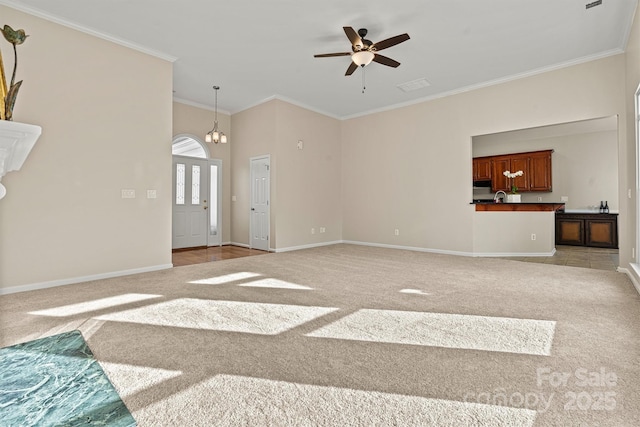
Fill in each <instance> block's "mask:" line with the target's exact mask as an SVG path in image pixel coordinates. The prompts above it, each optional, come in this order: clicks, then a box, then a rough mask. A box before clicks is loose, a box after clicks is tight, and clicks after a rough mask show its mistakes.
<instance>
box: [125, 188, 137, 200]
mask: <svg viewBox="0 0 640 427" xmlns="http://www.w3.org/2000/svg"><path fill="white" fill-rule="evenodd" d="M122 198H123V199H135V198H136V190H122Z"/></svg>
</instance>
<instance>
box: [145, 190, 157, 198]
mask: <svg viewBox="0 0 640 427" xmlns="http://www.w3.org/2000/svg"><path fill="white" fill-rule="evenodd" d="M157 197H158V193H157V192H156V190H147V199H155V198H157Z"/></svg>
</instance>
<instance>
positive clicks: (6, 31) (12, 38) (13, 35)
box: [0, 25, 29, 120]
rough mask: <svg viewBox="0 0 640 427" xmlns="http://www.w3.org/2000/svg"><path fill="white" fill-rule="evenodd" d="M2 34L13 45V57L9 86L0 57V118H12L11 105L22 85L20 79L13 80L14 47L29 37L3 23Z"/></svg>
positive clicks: (15, 62) (12, 105)
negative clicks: (0, 97) (0, 99)
mask: <svg viewBox="0 0 640 427" xmlns="http://www.w3.org/2000/svg"><path fill="white" fill-rule="evenodd" d="M0 31H2V35H3V36H4V38H5V39H6V40H7V41H8V42H9V43H11V44H12V45H13V57H14V61H13V73H12V74H11V84H10V85H9V87H8V88H7V86H6V80H5V77H4V66H3V65H2V63H1V59H0V66H2V71H1V74H2V85H3V86H4V87H3V88H2V95H3V103H2V104H4V105H2V106H3V107H4V108H3V110H4V111H2V114H1V115H0V118H1V119H3V120H12V119H13V107H14V105H15V103H16V98H17V97H18V90H19V89H20V86H21V85H22V80H20V81H19V82H17V83H16V82H15V81H16V70H17V69H18V50H17V49H16V46H17V45H19V44H22V43H24V41H25V40H26V39H27V37H29V36H28V35H27V34H25V32H24V30H14V29H13V28H11V27H10V26H8V25H5V26H4V28H3V29H2V30H0Z"/></svg>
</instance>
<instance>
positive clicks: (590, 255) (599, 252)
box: [504, 245, 619, 271]
mask: <svg viewBox="0 0 640 427" xmlns="http://www.w3.org/2000/svg"><path fill="white" fill-rule="evenodd" d="M504 259H510V260H514V261H524V262H537V263H542V264H555V265H567V266H571V267H584V268H593V269H597V270H612V271H616V269H617V268H618V265H619V258H618V249H605V248H589V247H585V246H563V245H558V246H556V253H555V254H554V255H553V256H549V257H504Z"/></svg>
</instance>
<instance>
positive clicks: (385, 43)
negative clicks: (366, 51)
mask: <svg viewBox="0 0 640 427" xmlns="http://www.w3.org/2000/svg"><path fill="white" fill-rule="evenodd" d="M407 40H409V34H407V33H404V34H400V35H399V36H395V37H391V38H389V39H385V40H382V41H380V42H378V43H374V44H373V46H371V50H382V49H386V48H388V47H391V46H395V45H397V44H400V43H402V42H406V41H407Z"/></svg>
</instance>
